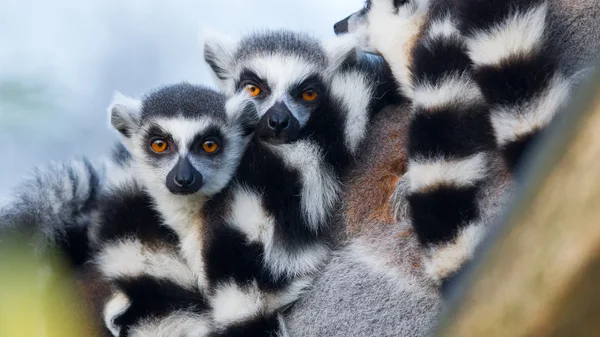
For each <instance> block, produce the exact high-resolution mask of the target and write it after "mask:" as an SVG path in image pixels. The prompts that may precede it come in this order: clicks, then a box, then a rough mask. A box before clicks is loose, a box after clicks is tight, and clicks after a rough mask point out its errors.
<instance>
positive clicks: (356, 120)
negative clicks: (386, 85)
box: [331, 72, 373, 153]
mask: <svg viewBox="0 0 600 337" xmlns="http://www.w3.org/2000/svg"><path fill="white" fill-rule="evenodd" d="M331 92H332V94H333V95H334V96H335V97H336V98H338V99H339V100H340V101H341V102H342V104H343V105H344V109H345V110H346V111H347V115H346V119H345V122H346V125H345V126H344V138H345V140H346V147H347V148H348V149H349V150H350V153H355V152H356V150H357V148H358V146H359V145H360V143H361V142H362V140H363V139H364V138H365V135H366V133H367V126H368V122H369V116H368V106H369V100H370V99H371V96H372V95H373V92H372V90H371V86H370V85H369V82H368V80H367V79H366V78H365V75H364V74H361V73H359V72H350V73H347V74H340V75H336V76H334V77H333V79H332V82H331Z"/></svg>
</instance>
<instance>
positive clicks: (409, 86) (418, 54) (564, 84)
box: [334, 0, 571, 280]
mask: <svg viewBox="0 0 600 337" xmlns="http://www.w3.org/2000/svg"><path fill="white" fill-rule="evenodd" d="M548 10H549V2H548V1H542V0H540V1H519V0H509V1H492V2H482V1H476V0H463V1H445V0H439V1H429V0H418V1H392V0H371V1H367V5H366V7H365V9H363V10H361V11H359V12H357V13H355V14H353V15H351V16H350V17H348V18H346V19H344V20H342V21H341V22H339V23H337V24H336V26H335V27H334V29H335V30H336V32H337V33H338V34H343V33H344V32H346V31H350V32H352V33H355V34H357V35H358V36H360V37H361V41H363V43H364V45H365V46H366V47H367V48H368V49H370V50H372V51H378V52H381V54H382V55H383V56H384V57H385V58H386V60H387V61H388V62H389V63H390V66H391V67H392V69H394V75H395V77H396V79H397V81H398V82H399V83H401V84H402V86H403V87H404V92H406V93H407V94H408V95H409V96H410V98H412V100H413V118H412V121H411V126H410V129H409V143H408V147H409V148H408V150H409V166H408V172H407V175H406V178H405V179H404V181H403V184H402V185H403V186H401V187H400V190H401V191H400V193H399V195H400V197H401V199H404V200H406V201H407V202H406V203H407V204H408V208H409V212H410V215H411V219H412V224H413V226H414V228H415V229H416V232H417V235H418V237H419V239H420V241H421V242H422V243H423V244H425V245H426V246H428V247H430V249H429V250H428V257H427V264H426V268H427V269H428V271H429V272H430V274H431V276H432V277H433V278H434V279H436V280H442V279H444V278H447V277H449V276H451V275H452V274H453V273H454V272H456V270H457V269H459V267H460V266H461V265H462V264H463V263H464V262H465V261H466V260H468V259H470V258H471V257H472V254H473V251H474V249H475V247H476V245H477V243H478V242H479V241H480V240H481V238H482V237H483V234H484V233H485V232H486V228H487V227H488V226H489V225H490V222H491V220H490V219H489V217H493V216H494V214H497V213H498V212H499V211H500V210H501V209H502V208H501V207H500V208H498V207H491V205H502V204H503V202H497V200H501V199H502V197H501V196H502V195H504V198H505V197H506V195H507V194H509V193H510V192H509V187H508V186H505V185H506V183H507V182H508V181H509V180H510V178H508V177H509V176H510V173H512V171H514V170H515V168H516V167H517V164H519V162H521V157H522V153H523V151H524V149H525V148H527V147H529V144H530V143H531V139H532V138H533V136H534V135H535V134H537V133H539V131H540V130H542V129H544V128H545V127H546V126H547V125H548V124H549V123H550V121H551V120H552V118H553V116H554V115H555V114H556V113H557V112H558V111H559V110H560V108H561V105H562V104H564V103H565V102H566V100H567V99H568V97H569V92H570V88H571V82H570V79H568V78H567V77H566V76H565V75H563V74H562V71H561V68H560V67H559V64H558V60H557V58H556V57H555V55H554V54H553V52H554V51H555V50H556V48H557V46H554V45H552V40H551V26H550V25H551V23H552V22H550V20H549V14H548ZM386 22H387V23H390V24H388V25H386V26H387V27H384V24H385V23H386ZM515 36H517V37H515ZM393 46H401V47H402V49H394V48H392V47H393ZM499 158H502V159H503V160H499ZM503 176H504V177H503ZM402 190H403V191H402ZM494 200H496V201H494ZM490 203H491V204H490Z"/></svg>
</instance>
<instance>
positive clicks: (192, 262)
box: [179, 227, 208, 289]
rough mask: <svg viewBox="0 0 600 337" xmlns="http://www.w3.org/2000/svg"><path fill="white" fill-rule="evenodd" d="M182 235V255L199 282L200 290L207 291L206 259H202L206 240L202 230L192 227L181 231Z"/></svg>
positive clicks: (180, 245)
mask: <svg viewBox="0 0 600 337" xmlns="http://www.w3.org/2000/svg"><path fill="white" fill-rule="evenodd" d="M180 233H181V235H179V241H180V244H179V248H180V254H181V255H182V256H183V258H184V259H185V261H186V263H187V265H188V266H189V268H190V269H191V271H192V273H193V274H194V277H195V278H196V280H197V282H198V288H199V289H206V287H207V284H208V281H207V280H206V273H205V272H204V270H205V265H204V259H203V258H202V247H203V245H202V243H203V242H204V241H203V240H204V238H203V236H202V232H201V229H200V228H199V227H191V228H186V229H185V230H182V231H180Z"/></svg>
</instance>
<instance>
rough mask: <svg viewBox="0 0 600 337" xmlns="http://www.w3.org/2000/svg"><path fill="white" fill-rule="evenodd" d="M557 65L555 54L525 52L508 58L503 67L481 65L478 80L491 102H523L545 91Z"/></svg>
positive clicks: (476, 76) (477, 75)
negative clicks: (529, 53) (530, 53)
mask: <svg viewBox="0 0 600 337" xmlns="http://www.w3.org/2000/svg"><path fill="white" fill-rule="evenodd" d="M556 67H557V64H556V62H555V59H554V57H552V56H551V55H543V54H542V55H535V54H534V55H523V56H519V57H514V58H511V59H508V60H506V61H504V62H503V64H502V66H501V67H496V66H483V67H479V68H478V69H477V70H476V72H475V79H476V80H477V82H478V83H479V85H480V86H481V90H482V92H483V94H484V96H485V97H486V98H487V101H488V103H490V104H494V105H496V104H497V105H504V104H520V103H525V102H527V101H531V100H532V99H535V98H536V96H539V95H540V94H542V93H543V92H544V90H545V89H546V88H547V87H548V84H549V83H550V80H551V79H552V76H553V75H554V73H555V72H556ZM517 113H518V112H517Z"/></svg>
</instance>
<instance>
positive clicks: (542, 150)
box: [437, 71, 600, 337]
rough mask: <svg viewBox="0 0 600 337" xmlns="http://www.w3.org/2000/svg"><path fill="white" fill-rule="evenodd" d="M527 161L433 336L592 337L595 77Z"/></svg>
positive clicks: (599, 81) (598, 266)
mask: <svg viewBox="0 0 600 337" xmlns="http://www.w3.org/2000/svg"><path fill="white" fill-rule="evenodd" d="M591 78H592V81H591V82H590V83H588V85H587V86H585V85H584V86H582V87H583V88H582V90H580V91H579V93H578V95H577V96H576V99H574V100H573V103H572V104H571V106H570V107H569V108H568V109H566V110H565V111H564V112H563V114H562V115H561V117H560V119H559V121H558V122H557V123H556V124H554V125H553V129H552V130H551V131H552V132H551V133H549V135H550V137H548V138H547V139H545V141H544V142H540V144H539V147H538V148H537V149H536V151H535V155H532V156H531V158H530V161H529V164H528V166H529V167H530V169H529V170H528V171H527V172H525V174H524V177H523V181H526V182H527V186H526V187H525V189H524V190H523V191H521V192H522V193H520V194H519V197H518V200H516V202H515V203H514V205H513V207H512V209H511V211H510V212H509V214H508V216H507V219H506V220H507V222H506V225H505V226H502V227H500V228H498V231H497V232H496V233H495V236H494V237H493V238H492V239H493V241H492V240H489V241H488V242H486V243H487V245H486V246H485V252H484V253H483V254H481V255H480V257H481V258H480V259H479V260H478V261H476V263H475V264H474V266H473V267H472V270H471V271H470V272H469V273H468V274H467V276H468V279H466V280H464V282H462V283H461V285H460V289H458V291H457V293H456V294H455V295H456V297H455V298H453V299H452V301H450V305H449V307H448V309H447V311H446V312H445V314H444V316H443V317H442V320H441V324H440V326H439V330H438V334H437V335H438V336H461V337H467V336H511V337H513V336H597V335H598V331H599V330H600V320H598V317H600V289H599V288H598V285H599V284H600V179H598V177H599V175H600V72H598V71H597V72H595V73H594V74H592V76H591Z"/></svg>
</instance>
